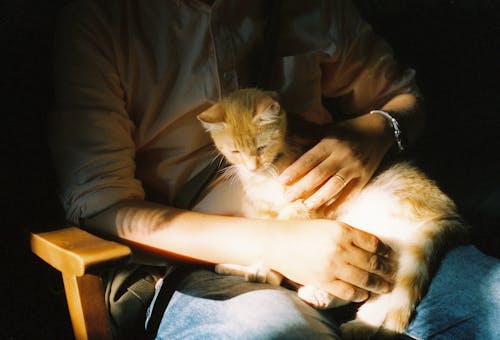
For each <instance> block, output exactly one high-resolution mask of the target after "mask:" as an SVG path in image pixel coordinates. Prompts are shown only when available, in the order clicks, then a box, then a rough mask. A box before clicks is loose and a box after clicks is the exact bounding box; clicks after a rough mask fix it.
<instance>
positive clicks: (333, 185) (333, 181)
mask: <svg viewBox="0 0 500 340" xmlns="http://www.w3.org/2000/svg"><path fill="white" fill-rule="evenodd" d="M350 181H351V178H350V176H348V175H347V174H343V175H342V171H339V172H337V173H336V174H335V175H333V176H332V177H330V178H329V179H328V180H327V181H326V182H325V183H324V184H323V185H322V186H321V187H320V188H319V189H318V190H316V192H315V193H314V194H312V195H311V196H310V197H309V198H308V199H307V200H305V201H304V204H305V206H306V207H307V208H308V209H310V210H314V209H317V208H319V207H320V206H322V205H323V204H325V203H329V202H330V201H331V200H332V199H333V198H334V197H335V196H337V195H338V194H339V193H340V191H341V190H342V189H344V188H345V186H346V185H347V184H348V183H349V182H350Z"/></svg>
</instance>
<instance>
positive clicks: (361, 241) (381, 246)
mask: <svg viewBox="0 0 500 340" xmlns="http://www.w3.org/2000/svg"><path fill="white" fill-rule="evenodd" d="M350 228H352V229H353V230H355V232H353V233H350V237H351V240H352V244H353V245H355V246H357V247H359V248H361V249H363V250H366V251H367V252H370V253H373V254H378V255H381V256H385V257H391V256H392V255H393V254H394V251H393V250H392V249H391V247H389V246H388V245H387V244H385V243H384V242H382V241H381V240H380V239H378V238H377V237H376V236H374V235H372V234H369V233H367V232H364V231H362V230H359V229H355V228H353V227H350Z"/></svg>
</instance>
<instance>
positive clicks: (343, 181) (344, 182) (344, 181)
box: [333, 174, 346, 187]
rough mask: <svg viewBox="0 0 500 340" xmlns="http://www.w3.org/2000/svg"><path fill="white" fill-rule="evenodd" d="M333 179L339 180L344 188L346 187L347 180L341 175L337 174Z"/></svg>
mask: <svg viewBox="0 0 500 340" xmlns="http://www.w3.org/2000/svg"><path fill="white" fill-rule="evenodd" d="M333 177H334V178H337V179H338V180H339V181H341V182H342V187H344V186H345V185H346V180H345V178H344V177H342V176H341V175H339V174H335V175H334V176H333Z"/></svg>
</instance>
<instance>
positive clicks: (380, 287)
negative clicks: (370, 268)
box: [336, 264, 391, 294]
mask: <svg viewBox="0 0 500 340" xmlns="http://www.w3.org/2000/svg"><path fill="white" fill-rule="evenodd" d="M336 276H337V278H338V279H340V280H342V281H344V282H346V283H349V284H351V285H353V286H356V287H358V288H361V289H364V290H367V291H370V292H373V293H376V294H384V293H387V292H389V291H390V289H391V285H390V283H389V282H387V281H386V280H384V279H383V278H382V277H380V276H378V275H375V274H372V273H369V272H367V271H366V270H363V269H360V268H358V267H355V266H353V265H350V264H347V265H346V266H344V267H343V268H342V269H340V270H339V271H338V273H337V274H336Z"/></svg>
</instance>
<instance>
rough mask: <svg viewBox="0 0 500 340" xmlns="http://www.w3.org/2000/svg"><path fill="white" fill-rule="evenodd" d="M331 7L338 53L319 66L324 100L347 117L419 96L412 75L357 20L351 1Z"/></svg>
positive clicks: (331, 30) (408, 69)
mask: <svg viewBox="0 0 500 340" xmlns="http://www.w3.org/2000/svg"><path fill="white" fill-rule="evenodd" d="M331 3H332V4H333V5H332V8H331V9H330V10H331V11H330V13H331V17H332V21H331V25H330V34H331V36H332V39H333V40H334V41H335V42H336V44H337V50H336V53H334V54H333V55H331V56H329V57H326V58H325V59H324V60H322V62H321V69H322V91H323V96H325V97H327V98H338V101H339V107H340V110H341V111H342V113H343V114H346V115H359V114H364V113H367V112H368V111H369V110H373V109H377V108H381V107H382V106H383V105H384V104H385V103H386V102H387V101H389V100H390V99H391V98H393V97H394V96H396V95H398V94H401V93H412V94H415V95H417V96H419V90H418V88H417V85H416V83H415V71H414V70H413V69H411V68H406V67H402V66H401V65H399V64H398V63H397V62H396V60H395V58H394V55H393V50H392V48H391V47H390V46H389V45H388V44H387V43H386V42H385V41H384V40H383V39H382V38H381V37H379V36H378V35H377V34H375V32H374V31H373V29H372V27H371V26H370V25H369V24H368V23H366V22H365V21H364V20H363V19H362V18H361V17H360V15H359V13H358V12H357V10H356V8H355V7H354V5H352V3H351V1H334V2H331ZM401 114H408V115H411V114H412V113H401ZM405 120H406V119H405ZM417 125H418V124H417Z"/></svg>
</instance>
